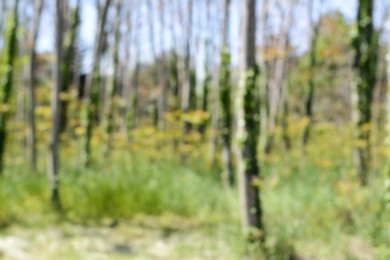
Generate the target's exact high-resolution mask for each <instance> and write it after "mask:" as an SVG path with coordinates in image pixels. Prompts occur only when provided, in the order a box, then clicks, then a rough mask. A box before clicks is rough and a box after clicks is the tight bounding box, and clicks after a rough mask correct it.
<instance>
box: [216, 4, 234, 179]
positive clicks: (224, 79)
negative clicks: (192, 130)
mask: <svg viewBox="0 0 390 260" xmlns="http://www.w3.org/2000/svg"><path fill="white" fill-rule="evenodd" d="M224 4H225V5H224V18H223V26H222V28H223V29H222V50H221V65H220V72H219V101H220V107H221V113H220V120H219V121H220V127H221V140H222V164H223V173H222V179H223V182H224V183H226V184H227V185H229V186H232V185H233V183H234V175H233V160H232V132H233V130H232V123H233V122H232V107H231V104H232V102H231V97H232V93H231V88H232V85H231V79H230V52H229V46H228V32H229V18H230V15H229V14H230V0H225V1H224Z"/></svg>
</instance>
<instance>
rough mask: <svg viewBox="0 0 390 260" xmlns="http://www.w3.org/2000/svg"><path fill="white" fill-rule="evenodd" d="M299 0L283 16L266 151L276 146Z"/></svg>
mask: <svg viewBox="0 0 390 260" xmlns="http://www.w3.org/2000/svg"><path fill="white" fill-rule="evenodd" d="M296 2H297V0H292V1H291V3H290V6H289V7H288V11H287V14H286V16H285V17H283V18H282V20H283V23H282V28H281V33H280V39H279V41H278V44H277V48H278V50H280V51H282V56H281V57H278V58H276V62H275V69H274V73H273V74H274V75H273V77H272V78H271V80H270V82H269V85H268V88H269V97H268V98H269V102H270V103H269V118H268V122H267V126H268V131H267V132H268V135H267V139H266V144H265V152H266V153H267V154H269V153H271V151H272V149H273V146H274V138H275V133H274V132H275V127H276V125H277V121H278V116H279V113H280V112H281V108H283V81H284V75H285V72H286V63H287V58H288V55H287V54H288V47H289V28H290V25H291V22H292V19H293V15H294V8H295V5H296Z"/></svg>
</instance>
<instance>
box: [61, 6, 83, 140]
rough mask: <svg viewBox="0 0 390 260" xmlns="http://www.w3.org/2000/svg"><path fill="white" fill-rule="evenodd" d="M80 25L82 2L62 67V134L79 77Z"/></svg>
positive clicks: (72, 28)
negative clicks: (76, 80) (71, 87)
mask: <svg viewBox="0 0 390 260" xmlns="http://www.w3.org/2000/svg"><path fill="white" fill-rule="evenodd" d="M79 25H80V0H78V1H77V3H76V8H75V10H74V11H73V14H72V20H71V25H70V26H69V29H68V30H67V34H68V39H67V41H66V44H67V45H66V49H65V52H64V66H62V69H61V70H62V75H63V76H62V81H63V83H62V86H61V87H62V89H61V93H62V94H65V95H64V98H62V99H61V125H60V133H64V132H65V131H66V128H67V125H68V103H69V97H68V96H69V95H68V94H69V89H70V86H71V85H72V82H73V80H74V75H75V74H76V75H79V72H78V71H77V70H76V69H77V68H76V63H75V59H76V51H77V50H76V41H77V33H78V28H79Z"/></svg>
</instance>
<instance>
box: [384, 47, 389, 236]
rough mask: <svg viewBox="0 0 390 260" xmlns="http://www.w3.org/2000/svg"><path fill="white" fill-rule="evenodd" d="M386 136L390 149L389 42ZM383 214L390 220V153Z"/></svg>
mask: <svg viewBox="0 0 390 260" xmlns="http://www.w3.org/2000/svg"><path fill="white" fill-rule="evenodd" d="M387 136H388V147H389V149H390V42H389V46H388V50H387ZM385 210H386V211H387V212H385V215H386V217H387V219H388V220H390V153H389V158H388V159H387V169H386V175H385ZM387 234H388V235H387V236H388V240H389V241H390V221H389V224H388V226H387Z"/></svg>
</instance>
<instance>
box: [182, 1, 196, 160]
mask: <svg viewBox="0 0 390 260" xmlns="http://www.w3.org/2000/svg"><path fill="white" fill-rule="evenodd" d="M192 6H193V0H188V6H187V12H188V21H187V35H186V37H187V39H186V44H185V56H184V70H183V74H184V82H183V88H182V93H181V94H182V95H181V113H182V115H186V114H187V113H188V112H189V111H190V110H191V103H192V102H191V100H193V97H191V96H192V95H193V94H194V91H193V90H192V85H193V84H192V79H191V78H192V77H191V76H192V75H191V49H190V48H191V36H192ZM190 128H191V124H190V122H189V121H187V120H184V122H183V133H182V143H183V144H185V143H186V140H185V139H186V136H187V134H188V133H189V131H190ZM185 156H186V155H185V154H182V159H184V158H185Z"/></svg>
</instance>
